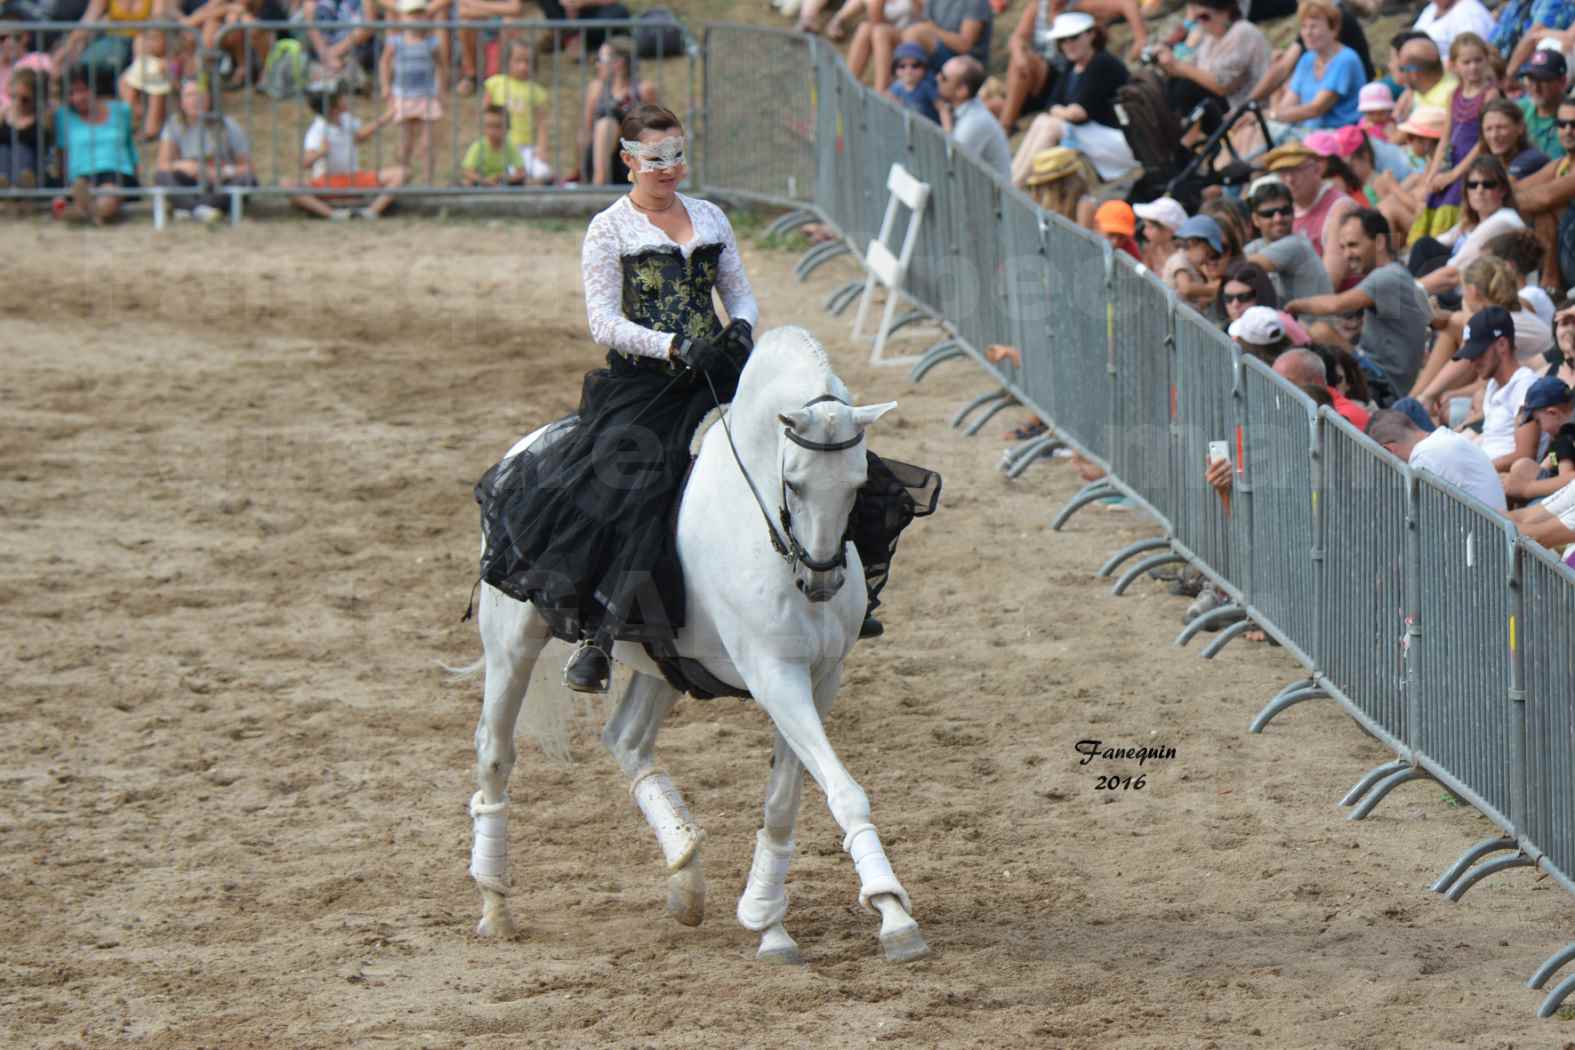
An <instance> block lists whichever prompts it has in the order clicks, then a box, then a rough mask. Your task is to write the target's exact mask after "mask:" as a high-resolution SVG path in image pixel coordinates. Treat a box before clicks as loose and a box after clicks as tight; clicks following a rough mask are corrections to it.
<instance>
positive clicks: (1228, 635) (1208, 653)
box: [1203, 618, 1257, 660]
mask: <svg viewBox="0 0 1575 1050" xmlns="http://www.w3.org/2000/svg"><path fill="white" fill-rule="evenodd" d="M1256 626H1257V624H1255V623H1253V622H1252V621H1251V620H1249V619H1246V618H1243V619H1240V620H1238V621H1236V622H1235V623H1233V624H1231V625H1230V626H1229V627H1227V628H1225V629H1224V630H1223V631H1221V632H1220V634H1219V637H1218V638H1216V639H1214V640H1213V641H1212V642H1210V643H1209V644H1208V645H1206V646H1205V647H1204V649H1203V659H1205V660H1212V659H1214V658H1215V657H1216V656H1218V655H1219V654H1220V650H1221V649H1223V648H1225V647H1226V646H1227V645H1229V644H1230V643H1231V642H1232V641H1234V640H1235V639H1237V638H1239V637H1241V636H1242V635H1243V634H1245V633H1247V632H1248V631H1250V630H1252V629H1253V628H1254V627H1256Z"/></svg>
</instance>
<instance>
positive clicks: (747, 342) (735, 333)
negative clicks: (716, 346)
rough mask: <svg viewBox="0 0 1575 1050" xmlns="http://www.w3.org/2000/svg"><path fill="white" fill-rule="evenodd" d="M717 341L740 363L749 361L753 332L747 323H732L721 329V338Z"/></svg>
mask: <svg viewBox="0 0 1575 1050" xmlns="http://www.w3.org/2000/svg"><path fill="white" fill-rule="evenodd" d="M718 341H719V342H720V343H721V344H722V345H723V346H724V347H726V348H727V350H728V351H729V352H730V353H732V354H735V355H736V356H737V357H738V360H739V362H740V363H742V362H744V361H746V360H748V359H749V352H750V351H751V350H753V349H754V348H755V330H754V328H753V327H752V326H751V325H750V323H749V322H748V321H745V320H742V319H740V320H737V321H733V322H732V323H730V324H729V325H728V326H727V327H726V328H724V329H722V338H721V339H720V340H718Z"/></svg>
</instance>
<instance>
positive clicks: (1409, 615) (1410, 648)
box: [1401, 467, 1427, 765]
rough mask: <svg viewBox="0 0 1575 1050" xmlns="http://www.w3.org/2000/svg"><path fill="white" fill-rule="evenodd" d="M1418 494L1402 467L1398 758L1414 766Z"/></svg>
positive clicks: (1420, 642) (1418, 743) (1419, 642)
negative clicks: (1401, 727)
mask: <svg viewBox="0 0 1575 1050" xmlns="http://www.w3.org/2000/svg"><path fill="white" fill-rule="evenodd" d="M1420 502H1421V492H1420V488H1419V485H1418V483H1417V480H1416V475H1415V474H1413V473H1411V468H1410V467H1406V468H1405V559H1404V561H1403V562H1402V563H1401V565H1402V571H1403V572H1404V573H1405V585H1404V587H1402V588H1401V594H1402V595H1403V596H1404V600H1405V638H1404V640H1403V642H1402V646H1403V651H1404V654H1405V679H1404V681H1405V694H1406V696H1405V739H1404V741H1403V743H1404V744H1405V745H1406V747H1407V748H1409V749H1410V752H1411V753H1410V754H1409V755H1404V756H1401V757H1403V758H1405V759H1407V760H1408V761H1409V762H1410V763H1411V764H1412V765H1415V764H1416V761H1417V756H1418V755H1419V754H1424V753H1425V751H1426V749H1425V748H1424V747H1423V746H1422V744H1423V742H1425V734H1424V733H1423V732H1422V652H1421V648H1422V646H1424V645H1426V644H1427V641H1426V640H1425V639H1424V638H1423V636H1422V633H1423V625H1422V529H1421V514H1420V510H1421V507H1420Z"/></svg>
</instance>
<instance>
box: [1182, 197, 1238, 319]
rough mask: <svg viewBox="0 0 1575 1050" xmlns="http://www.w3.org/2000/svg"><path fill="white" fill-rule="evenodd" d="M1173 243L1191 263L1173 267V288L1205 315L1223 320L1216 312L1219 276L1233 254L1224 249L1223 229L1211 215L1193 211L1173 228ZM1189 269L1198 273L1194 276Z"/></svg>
mask: <svg viewBox="0 0 1575 1050" xmlns="http://www.w3.org/2000/svg"><path fill="white" fill-rule="evenodd" d="M1176 243H1178V244H1180V245H1181V250H1182V251H1184V252H1186V254H1187V262H1188V263H1190V264H1191V270H1186V269H1178V270H1177V271H1176V274H1175V280H1176V291H1177V292H1178V293H1180V294H1181V296H1182V297H1183V298H1185V299H1186V300H1187V301H1188V302H1189V303H1191V304H1192V305H1193V306H1194V307H1196V308H1197V309H1198V311H1199V312H1201V313H1202V314H1204V315H1205V316H1206V317H1209V318H1210V319H1211V320H1214V321H1223V320H1224V319H1225V318H1224V316H1223V315H1219V316H1216V314H1218V313H1219V308H1218V305H1217V298H1218V295H1219V287H1220V279H1221V277H1222V276H1223V275H1224V273H1225V267H1226V266H1227V265H1228V264H1229V263H1230V262H1231V261H1232V257H1233V255H1234V253H1233V252H1227V251H1226V250H1225V248H1226V244H1225V231H1224V229H1223V228H1221V226H1220V224H1219V222H1218V221H1216V220H1215V219H1214V217H1213V216H1210V215H1194V216H1193V217H1192V218H1190V219H1188V220H1187V221H1186V222H1184V223H1182V224H1181V227H1180V229H1178V230H1176ZM1231 247H1232V248H1234V247H1235V245H1231ZM1193 271H1196V272H1197V273H1199V274H1201V275H1202V277H1201V278H1198V277H1194V276H1193Z"/></svg>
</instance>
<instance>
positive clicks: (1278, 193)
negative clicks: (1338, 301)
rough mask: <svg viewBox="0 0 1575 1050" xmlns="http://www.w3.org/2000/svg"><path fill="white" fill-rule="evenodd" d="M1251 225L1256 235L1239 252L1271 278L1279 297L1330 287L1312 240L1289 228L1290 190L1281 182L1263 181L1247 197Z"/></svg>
mask: <svg viewBox="0 0 1575 1050" xmlns="http://www.w3.org/2000/svg"><path fill="white" fill-rule="evenodd" d="M1247 203H1248V206H1249V207H1250V208H1251V209H1252V225H1253V226H1254V227H1255V228H1256V229H1257V231H1258V239H1257V240H1255V241H1250V242H1249V243H1248V244H1247V246H1246V248H1244V249H1242V254H1244V255H1245V256H1246V257H1247V261H1248V262H1250V263H1256V264H1257V265H1259V266H1261V267H1263V269H1264V270H1266V271H1267V272H1268V274H1269V276H1270V278H1271V279H1272V280H1273V281H1274V287H1275V288H1276V289H1277V290H1278V291H1279V293H1280V300H1281V301H1282V302H1283V301H1285V300H1288V299H1306V298H1307V297H1308V296H1312V295H1328V294H1329V293H1330V292H1332V291H1334V285H1333V284H1332V283H1331V282H1330V280H1329V271H1327V270H1325V269H1324V268H1323V258H1322V257H1321V256H1320V255H1319V254H1318V250H1317V249H1316V248H1314V247H1313V246H1312V241H1309V240H1308V239H1307V238H1306V237H1303V236H1302V235H1301V234H1299V233H1292V232H1291V220H1292V218H1293V217H1294V214H1295V206H1294V205H1293V204H1292V203H1291V191H1290V189H1289V188H1288V187H1287V186H1285V184H1284V183H1279V182H1267V183H1264V184H1263V185H1262V186H1260V187H1258V189H1257V191H1256V192H1255V193H1253V195H1252V197H1251V198H1250V199H1249V200H1248V202H1247Z"/></svg>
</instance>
